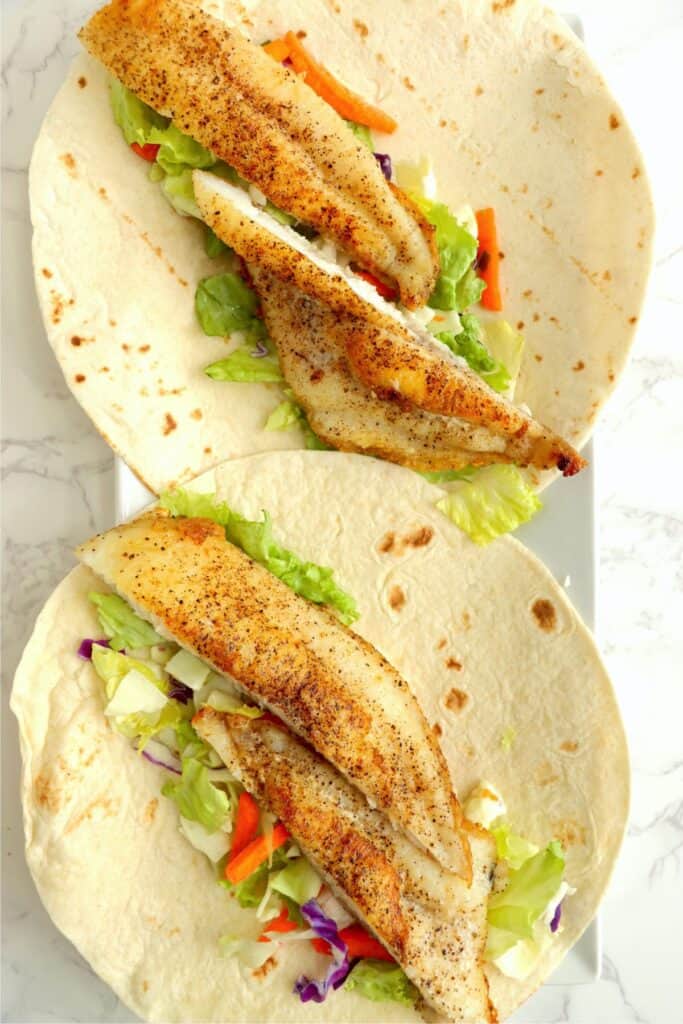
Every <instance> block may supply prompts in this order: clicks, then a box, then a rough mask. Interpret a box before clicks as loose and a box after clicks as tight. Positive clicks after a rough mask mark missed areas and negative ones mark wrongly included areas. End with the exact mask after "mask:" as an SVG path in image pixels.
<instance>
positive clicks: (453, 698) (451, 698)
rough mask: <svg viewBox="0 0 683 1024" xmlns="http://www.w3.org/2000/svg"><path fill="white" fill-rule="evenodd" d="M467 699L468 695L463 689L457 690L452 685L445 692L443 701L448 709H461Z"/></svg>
mask: <svg viewBox="0 0 683 1024" xmlns="http://www.w3.org/2000/svg"><path fill="white" fill-rule="evenodd" d="M469 699H470V698H469V695H468V694H466V693H465V691H464V690H459V689H458V688H457V686H454V687H453V689H452V690H449V691H448V693H447V694H446V700H445V701H444V703H445V705H446V707H447V708H448V710H449V711H462V709H463V708H464V707H465V704H467V701H468V700H469Z"/></svg>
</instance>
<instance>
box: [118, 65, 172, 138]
mask: <svg viewBox="0 0 683 1024" xmlns="http://www.w3.org/2000/svg"><path fill="white" fill-rule="evenodd" d="M109 102H110V103H111V109H112V112H113V114H114V120H115V121H116V123H117V125H118V126H119V128H120V129H121V131H122V132H123V137H124V139H125V140H126V142H127V143H128V145H129V146H130V145H131V144H132V143H133V142H137V144H138V145H139V146H144V145H145V144H146V143H147V142H149V141H150V137H151V134H152V132H153V131H163V130H164V129H165V128H166V127H167V126H168V124H169V121H168V118H166V117H162V116H161V114H157V112H156V111H155V110H152V108H151V107H148V106H147V104H146V103H143V102H142V100H139V99H138V98H137V96H136V95H135V93H132V92H131V91H130V89H126V87H125V85H122V84H121V82H119V81H118V80H117V79H116V78H112V79H111V81H110V83H109Z"/></svg>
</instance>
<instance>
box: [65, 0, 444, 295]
mask: <svg viewBox="0 0 683 1024" xmlns="http://www.w3.org/2000/svg"><path fill="white" fill-rule="evenodd" d="M80 39H81V41H82V42H83V44H84V45H85V47H86V48H87V49H88V51H89V52H90V53H91V54H92V55H93V56H94V57H96V58H97V59H98V60H99V61H101V63H102V64H104V66H105V67H106V68H107V69H108V70H109V71H110V72H111V73H112V74H113V75H115V76H116V77H117V78H118V79H119V80H120V81H121V82H123V84H124V85H125V86H126V87H127V88H129V89H131V90H132V91H133V92H134V93H135V94H136V95H137V96H138V97H139V98H140V99H142V100H143V101H144V102H145V103H147V104H148V105H149V106H151V107H153V108H154V109H155V110H156V111H157V112H158V113H160V114H163V115H165V116H166V117H170V118H172V119H173V121H174V122H175V124H176V125H177V126H178V128H180V129H181V131H183V132H185V133H186V134H187V135H190V136H191V137H192V138H193V139H195V140H196V141H197V142H200V143H201V144H202V145H203V146H205V147H206V148H207V149H210V150H211V152H212V153H213V154H214V155H215V156H217V157H219V158H220V159H222V160H225V161H227V163H229V164H230V165H231V166H232V167H234V168H236V170H237V171H239V173H240V174H241V175H242V177H244V178H246V179H247V181H249V182H251V183H252V184H254V185H256V186H257V187H258V188H259V189H260V190H261V191H262V192H263V193H264V194H265V195H266V196H267V197H268V198H269V199H271V200H272V201H273V202H274V203H275V204H276V205H277V206H279V207H280V208H281V209H283V210H286V211H287V212H288V213H291V214H294V215H295V216H296V217H298V218H299V219H300V220H302V221H304V222H305V223H306V224H311V225H313V226H314V227H316V228H317V229H318V231H320V232H321V233H322V234H323V235H325V236H329V237H331V238H332V239H334V240H335V241H336V242H337V243H338V245H339V246H340V247H341V248H343V249H344V250H345V251H347V252H348V253H350V254H352V255H353V257H354V258H355V259H357V260H358V261H359V262H360V263H361V264H362V265H363V266H364V267H366V268H367V269H369V270H372V271H373V272H375V273H377V274H384V275H386V276H387V277H388V278H389V279H390V280H392V281H395V282H396V285H397V287H398V289H399V292H400V294H401V298H402V301H403V302H404V303H405V305H406V306H408V307H410V308H414V307H417V306H421V305H424V303H425V302H426V301H427V299H428V297H429V295H430V294H431V291H432V289H433V287H434V283H435V281H436V278H437V276H438V270H439V259H438V253H437V249H436V243H435V241H434V232H433V228H432V227H431V226H430V225H428V224H427V223H426V222H425V220H424V218H423V217H422V215H421V214H420V212H419V211H418V210H417V209H416V208H415V207H414V205H413V204H412V203H411V202H410V200H408V198H407V197H406V196H404V195H403V194H397V192H396V191H395V190H392V188H390V187H389V185H388V183H387V182H386V180H385V179H384V176H383V174H382V172H381V170H380V168H379V166H378V164H377V161H376V160H375V158H374V156H373V155H372V153H371V152H370V151H369V150H368V149H367V147H366V146H364V145H363V144H362V143H361V142H359V140H358V139H357V138H356V136H355V135H354V134H353V132H352V131H351V130H350V129H349V128H348V126H347V125H346V124H345V123H344V121H343V119H342V118H341V117H340V116H339V115H338V114H337V113H336V112H335V111H334V110H333V109H332V107H330V106H329V105H328V104H327V103H325V101H324V100H322V99H320V97H318V96H317V95H316V93H314V92H313V90H312V89H311V88H310V87H309V86H308V85H306V84H305V82H303V81H302V80H301V79H300V78H299V77H298V76H297V75H295V74H294V73H293V72H292V71H290V70H289V69H288V68H286V67H284V66H283V65H281V64H279V63H277V62H276V61H274V60H273V59H272V58H271V57H269V56H268V55H267V54H266V53H265V52H264V51H263V50H262V48H261V47H260V46H257V45H255V44H254V43H252V42H250V41H249V40H247V39H245V38H244V36H243V35H242V34H241V33H240V32H239V31H237V30H236V29H233V28H230V27H229V26H228V25H227V24H225V23H224V22H222V21H219V20H218V19H217V18H214V17H212V16H211V15H210V14H207V13H206V12H205V11H203V10H202V9H201V8H200V7H199V6H198V5H197V4H196V3H193V2H191V0H114V2H113V3H110V4H108V5H107V6H106V7H104V8H102V10H100V11H98V12H97V13H96V14H95V15H94V16H93V17H92V18H91V19H90V21H89V22H88V23H87V25H86V26H85V27H84V28H83V29H82V30H81V32H80Z"/></svg>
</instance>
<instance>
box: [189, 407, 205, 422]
mask: <svg viewBox="0 0 683 1024" xmlns="http://www.w3.org/2000/svg"><path fill="white" fill-rule="evenodd" d="M202 415H203V413H202V410H201V409H193V410H192V412H191V413H190V416H191V417H192V419H193V420H200V419H201V418H202Z"/></svg>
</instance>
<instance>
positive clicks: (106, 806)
mask: <svg viewBox="0 0 683 1024" xmlns="http://www.w3.org/2000/svg"><path fill="white" fill-rule="evenodd" d="M118 809H119V801H118V800H113V799H112V798H111V797H110V796H98V797H97V799H95V800H92V801H91V802H90V803H89V804H88V805H87V807H86V808H85V810H83V811H81V813H80V814H77V815H76V817H75V818H74V819H73V820H72V821H70V822H69V824H68V825H67V827H66V829H65V830H64V831H65V834H66V835H68V834H69V833H70V832H75V831H76V829H77V828H80V826H81V825H82V824H83V822H84V821H91V820H92V816H93V813H94V812H95V811H101V812H102V817H103V818H111V817H113V816H114V815H115V814H116V812H117V811H118Z"/></svg>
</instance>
